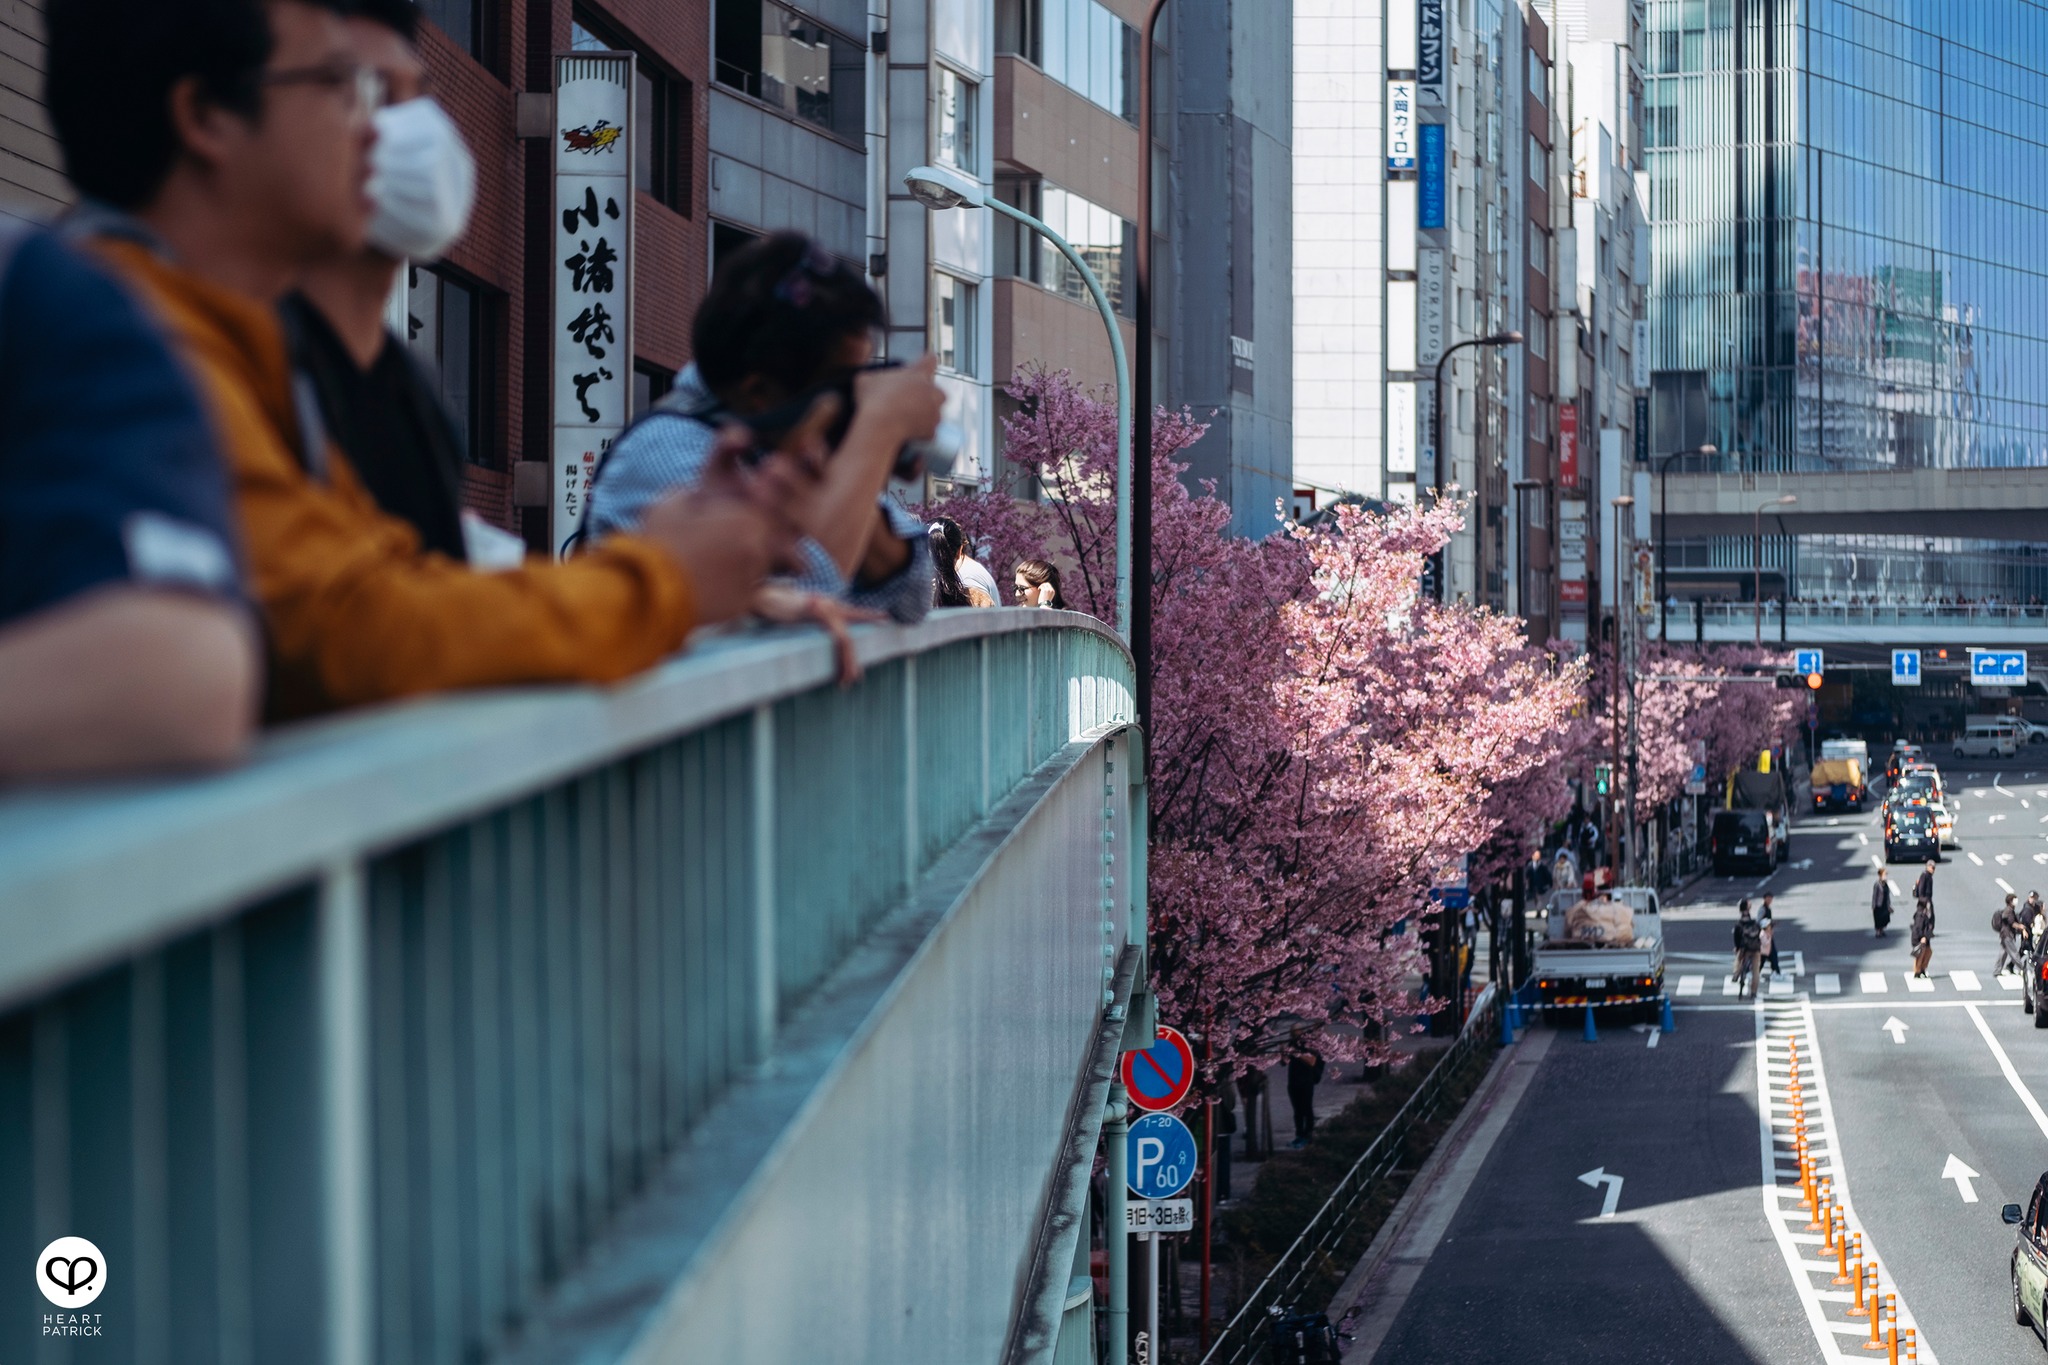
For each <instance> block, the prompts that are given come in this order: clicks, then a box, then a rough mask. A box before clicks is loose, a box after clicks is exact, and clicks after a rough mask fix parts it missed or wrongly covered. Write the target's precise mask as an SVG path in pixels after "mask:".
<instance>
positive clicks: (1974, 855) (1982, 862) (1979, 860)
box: [1970, 853, 1984, 867]
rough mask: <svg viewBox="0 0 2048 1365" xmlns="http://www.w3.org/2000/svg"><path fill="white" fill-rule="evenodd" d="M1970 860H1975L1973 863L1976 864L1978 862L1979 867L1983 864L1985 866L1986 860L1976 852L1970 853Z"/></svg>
mask: <svg viewBox="0 0 2048 1365" xmlns="http://www.w3.org/2000/svg"><path fill="white" fill-rule="evenodd" d="M1970 861H1971V862H1973V863H1975V864H1976V865H1977V866H1979V867H1982V866H1984V860H1983V859H1982V858H1979V857H1978V856H1977V855H1976V854H1974V853H1972V854H1971V855H1970Z"/></svg>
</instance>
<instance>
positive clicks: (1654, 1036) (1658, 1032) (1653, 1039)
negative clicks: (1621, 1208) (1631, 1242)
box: [1615, 1028, 1664, 1189]
mask: <svg viewBox="0 0 2048 1365" xmlns="http://www.w3.org/2000/svg"><path fill="white" fill-rule="evenodd" d="M1663 1036H1664V1030H1663V1029H1660V1028H1653V1029H1651V1030H1650V1042H1649V1046H1651V1047H1655V1046H1657V1040H1658V1039H1659V1038H1662V1037H1663ZM1615 1188H1616V1189H1620V1188H1621V1185H1620V1180H1619V1177H1617V1178H1616V1183H1615Z"/></svg>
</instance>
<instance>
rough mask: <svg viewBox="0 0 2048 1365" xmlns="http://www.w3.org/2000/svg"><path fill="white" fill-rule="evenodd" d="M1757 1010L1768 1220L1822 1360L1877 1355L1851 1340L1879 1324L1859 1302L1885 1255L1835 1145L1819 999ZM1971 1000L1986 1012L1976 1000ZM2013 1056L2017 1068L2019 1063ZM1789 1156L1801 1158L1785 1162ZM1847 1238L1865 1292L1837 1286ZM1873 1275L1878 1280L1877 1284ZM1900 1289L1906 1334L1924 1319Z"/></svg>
mask: <svg viewBox="0 0 2048 1365" xmlns="http://www.w3.org/2000/svg"><path fill="white" fill-rule="evenodd" d="M1751 1008H1752V1010H1753V1013H1754V1017H1755V1020H1756V1049H1757V1051H1756V1084H1757V1134H1758V1139H1759V1144H1760V1146H1761V1148H1762V1162H1761V1166H1760V1174H1761V1188H1760V1194H1761V1196H1762V1199H1763V1207H1764V1221H1765V1222H1766V1223H1768V1224H1769V1225H1770V1229H1771V1235H1772V1237H1773V1238H1774V1239H1775V1240H1776V1241H1777V1243H1778V1250H1779V1253H1780V1255H1781V1256H1782V1257H1783V1258H1784V1261H1785V1268H1786V1270H1787V1271H1788V1272H1789V1273H1790V1275H1791V1279H1792V1287H1793V1290H1794V1292H1795V1293H1796V1294H1797V1295H1798V1296H1799V1301H1800V1306H1801V1308H1802V1309H1803V1310H1804V1312H1805V1314H1806V1320H1807V1325H1808V1327H1809V1328H1810V1329H1811V1330H1812V1332H1813V1339H1814V1342H1815V1344H1816V1345H1818V1346H1819V1347H1820V1353H1821V1356H1822V1358H1823V1359H1824V1360H1826V1361H1828V1362H1830V1365H1836V1363H1837V1362H1843V1361H1850V1360H1867V1359H1869V1357H1868V1356H1867V1355H1865V1354H1863V1353H1862V1352H1861V1351H1860V1350H1857V1348H1856V1346H1855V1345H1854V1344H1853V1343H1850V1342H1847V1341H1846V1340H1845V1339H1847V1338H1853V1337H1867V1336H1870V1335H1871V1334H1872V1332H1873V1330H1874V1326H1875V1324H1874V1323H1872V1322H1870V1321H1868V1320H1867V1319H1868V1318H1869V1317H1870V1315H1871V1314H1870V1310H1869V1309H1865V1310H1864V1311H1863V1312H1862V1313H1860V1314H1859V1313H1856V1312H1855V1311H1854V1304H1855V1301H1856V1300H1858V1299H1862V1298H1866V1297H1868V1296H1869V1295H1871V1294H1875V1293H1877V1292H1878V1289H1879V1287H1880V1286H1879V1284H1878V1283H1877V1280H1878V1278H1879V1266H1880V1264H1881V1260H1882V1258H1881V1257H1880V1256H1879V1254H1878V1249H1877V1247H1876V1246H1875V1245H1874V1244H1873V1242H1872V1240H1871V1238H1870V1234H1869V1233H1868V1232H1867V1231H1865V1230H1864V1229H1863V1227H1862V1225H1861V1223H1860V1221H1859V1220H1858V1219H1857V1217H1856V1206H1855V1201H1854V1200H1853V1199H1852V1198H1851V1197H1850V1193H1849V1176H1848V1172H1847V1171H1846V1170H1845V1169H1844V1167H1843V1165H1842V1161H1841V1154H1840V1152H1839V1151H1838V1150H1837V1147H1836V1144H1835V1138H1834V1133H1835V1121H1834V1109H1833V1106H1832V1104H1831V1103H1830V1102H1829V1098H1828V1085H1827V1070H1826V1067H1825V1066H1824V1064H1823V1063H1822V1060H1821V1055H1820V1050H1819V1047H1818V1046H1817V1045H1816V1043H1815V1035H1814V1008H1813V1002H1812V1001H1811V1000H1810V999H1809V998H1807V997H1805V996H1800V997H1798V998H1796V999H1792V1000H1773V999H1769V998H1768V997H1767V998H1766V999H1764V1000H1761V1001H1758V1002H1756V1004H1754V1005H1753V1006H1752V1007H1751ZM1964 1008H1966V1009H1968V1010H1970V1011H1971V1013H1972V1014H1973V1015H1975V1014H1976V1006H1975V1005H1973V1004H1971V1005H1965V1006H1964ZM1978 1026H1979V1028H1980V1029H1981V1030H1982V1031H1983V1033H1984V1035H1985V1038H1986V1040H1987V1041H1988V1042H1991V1043H1992V1045H1993V1048H1994V1051H1996V1052H1997V1054H1998V1055H1999V1057H2000V1058H2001V1060H2003V1056H2004V1054H2003V1050H2002V1049H1998V1048H1997V1040H1996V1039H1995V1038H1992V1037H1991V1033H1990V1029H1989V1027H1988V1026H1986V1025H1984V1024H1983V1023H1982V1021H1981V1019H1980V1020H1979V1025H1978ZM2003 1064H2004V1065H2005V1066H2007V1067H2008V1068H2009V1067H2010V1062H2004V1063H2003ZM2008 1079H2009V1080H2011V1081H2012V1082H2013V1084H2014V1086H2015V1088H2017V1089H2020V1090H2021V1092H2022V1094H2023V1095H2024V1097H2025V1099H2026V1101H2027V1103H2028V1104H2029V1105H2030V1106H2032V1107H2031V1109H2030V1112H2033V1113H2035V1114H2036V1116H2037V1117H2036V1119H2035V1122H2036V1123H2038V1124H2040V1125H2042V1132H2043V1134H2044V1135H2048V1113H2042V1112H2041V1111H2040V1109H2039V1106H2038V1105H2034V1104H2033V1100H2032V1096H2030V1095H2025V1092H2024V1088H2023V1087H2021V1086H2020V1084H2019V1080H2018V1075H2017V1073H2010V1072H2009V1074H2008ZM1779 1129H1786V1130H1789V1131H1783V1132H1781V1131H1778V1130H1779ZM1786 1149H1789V1151H1787V1150H1786ZM1788 1156H1789V1157H1790V1159H1791V1161H1792V1163H1793V1164H1792V1165H1790V1166H1789V1167H1787V1166H1782V1165H1780V1164H1779V1163H1780V1162H1781V1160H1784V1159H1785V1158H1786V1157H1788ZM1807 1182H1812V1184H1810V1185H1809V1184H1808V1183H1807ZM1816 1226H1818V1227H1820V1228H1821V1229H1822V1231H1820V1232H1814V1231H1811V1230H1810V1229H1813V1228H1814V1227H1816ZM1844 1239H1846V1240H1847V1241H1848V1242H1849V1243H1850V1244H1852V1245H1853V1246H1854V1247H1855V1248H1856V1256H1855V1258H1854V1261H1853V1264H1854V1267H1855V1273H1856V1275H1857V1276H1858V1279H1857V1282H1856V1287H1857V1288H1858V1289H1859V1290H1863V1291H1864V1292H1862V1293H1859V1294H1856V1295H1851V1294H1847V1293H1843V1292H1841V1291H1839V1290H1837V1289H1835V1288H1834V1287H1833V1285H1834V1281H1835V1273H1834V1272H1835V1270H1836V1267H1837V1265H1838V1264H1839V1261H1838V1257H1839V1256H1840V1255H1841V1254H1842V1253H1841V1252H1840V1250H1839V1248H1840V1247H1841V1246H1842V1245H1843V1240H1844ZM1815 1272H1819V1273H1818V1274H1816V1273H1815ZM1863 1277H1869V1279H1870V1283H1869V1286H1868V1288H1867V1289H1865V1285H1864V1278H1863ZM1823 1286H1826V1287H1823ZM1890 1287H1891V1289H1892V1291H1893V1293H1894V1295H1896V1297H1892V1298H1889V1299H1888V1301H1887V1307H1889V1308H1891V1309H1892V1311H1893V1314H1894V1316H1893V1317H1892V1321H1893V1322H1895V1323H1896V1324H1898V1326H1899V1328H1900V1329H1901V1333H1902V1335H1903V1332H1904V1330H1905V1329H1909V1328H1913V1327H1915V1322H1914V1318H1913V1314H1912V1311H1911V1310H1910V1309H1909V1308H1908V1307H1907V1306H1906V1303H1905V1298H1904V1295H1903V1294H1900V1293H1898V1290H1899V1286H1898V1284H1897V1283H1896V1282H1895V1281H1894V1282H1892V1283H1891V1286H1890ZM1873 1307H1874V1305H1873ZM1859 1318H1861V1319H1865V1320H1859ZM1844 1345H1847V1346H1848V1351H1844V1349H1843V1347H1844ZM1920 1348H1921V1355H1920V1358H1921V1359H1923V1360H1925V1361H1927V1362H1929V1365H1939V1361H1938V1358H1937V1357H1936V1355H1935V1353H1934V1351H1933V1350H1932V1348H1930V1347H1928V1346H1927V1344H1926V1342H1925V1341H1924V1339H1923V1340H1921V1342H1920ZM1848 1352H1854V1354H1849V1353H1848Z"/></svg>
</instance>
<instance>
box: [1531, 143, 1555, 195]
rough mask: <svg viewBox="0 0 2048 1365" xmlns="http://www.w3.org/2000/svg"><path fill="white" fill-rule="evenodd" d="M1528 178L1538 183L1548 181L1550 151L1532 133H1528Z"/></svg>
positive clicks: (1545, 183)
mask: <svg viewBox="0 0 2048 1365" xmlns="http://www.w3.org/2000/svg"><path fill="white" fill-rule="evenodd" d="M1529 178H1530V179H1531V180H1533V181H1535V182H1536V183H1537V184H1539V185H1547V184H1549V183H1550V153H1549V151H1547V150H1546V149H1545V148H1544V146H1543V144H1542V143H1540V142H1538V141H1537V140H1536V134H1534V133H1531V134H1529Z"/></svg>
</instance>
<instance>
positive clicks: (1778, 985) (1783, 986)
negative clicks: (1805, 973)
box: [1771, 976, 1792, 995]
mask: <svg viewBox="0 0 2048 1365" xmlns="http://www.w3.org/2000/svg"><path fill="white" fill-rule="evenodd" d="M1771 994H1772V995H1790V994H1792V982H1791V981H1790V980H1789V979H1787V978H1785V977H1782V976H1774V977H1772V978H1771Z"/></svg>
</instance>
